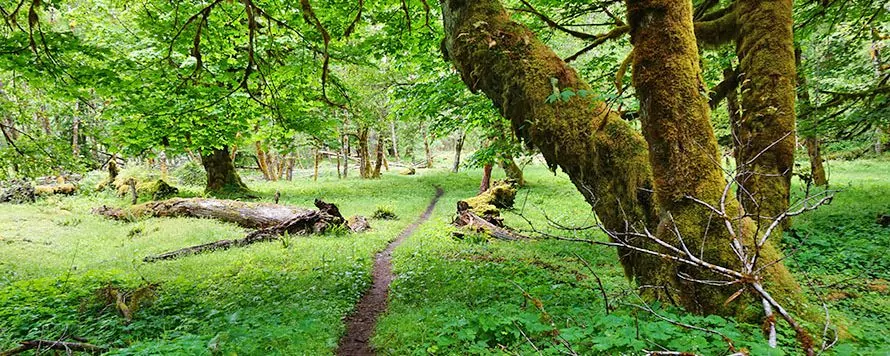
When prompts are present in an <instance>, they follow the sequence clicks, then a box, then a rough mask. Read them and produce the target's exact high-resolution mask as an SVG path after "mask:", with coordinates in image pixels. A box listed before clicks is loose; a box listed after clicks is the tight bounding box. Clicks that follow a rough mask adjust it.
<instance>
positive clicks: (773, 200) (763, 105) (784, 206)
mask: <svg viewBox="0 0 890 356" xmlns="http://www.w3.org/2000/svg"><path fill="white" fill-rule="evenodd" d="M735 6H736V10H735V11H736V12H737V14H738V35H739V36H738V39H737V42H736V54H737V55H738V57H739V73H741V75H742V80H741V83H742V86H741V88H742V90H741V91H742V121H741V123H740V125H739V130H738V135H739V137H738V140H739V147H738V148H737V149H736V162H737V167H738V170H737V172H736V173H737V180H738V182H739V184H740V185H741V186H743V187H744V188H745V189H744V191H745V192H743V193H741V194H739V195H738V196H739V199H740V201H741V203H742V206H744V208H745V211H747V212H748V213H749V214H751V215H752V216H755V217H758V218H756V219H755V221H756V222H757V223H758V224H761V225H763V223H765V224H766V225H769V223H770V222H772V220H773V219H774V218H775V217H776V216H778V215H779V214H782V213H783V212H785V211H786V210H788V204H789V199H790V189H791V174H792V169H793V167H794V149H795V136H794V134H795V113H794V99H795V98H794V97H795V89H796V86H795V77H796V70H795V65H794V35H793V33H792V1H791V0H769V1H764V0H739V1H738V2H737V3H736V4H735ZM786 221H790V220H786Z"/></svg>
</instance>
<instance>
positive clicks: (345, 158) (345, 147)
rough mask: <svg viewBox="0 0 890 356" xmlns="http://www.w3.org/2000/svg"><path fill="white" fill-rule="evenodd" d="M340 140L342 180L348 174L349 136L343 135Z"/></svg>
mask: <svg viewBox="0 0 890 356" xmlns="http://www.w3.org/2000/svg"><path fill="white" fill-rule="evenodd" d="M342 140H343V146H341V150H342V151H343V178H346V177H347V175H348V174H349V136H348V135H346V134H345V133H344V134H343V138H342Z"/></svg>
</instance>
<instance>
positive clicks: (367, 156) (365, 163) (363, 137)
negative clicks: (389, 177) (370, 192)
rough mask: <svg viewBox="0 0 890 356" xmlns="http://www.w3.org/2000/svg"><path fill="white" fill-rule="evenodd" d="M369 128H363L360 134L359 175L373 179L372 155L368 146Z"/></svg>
mask: <svg viewBox="0 0 890 356" xmlns="http://www.w3.org/2000/svg"><path fill="white" fill-rule="evenodd" d="M368 131H369V130H368V128H362V129H360V130H359V133H358V157H359V161H358V164H359V175H360V176H361V177H362V178H364V179H367V178H371V153H370V152H369V144H368Z"/></svg>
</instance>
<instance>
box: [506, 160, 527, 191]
mask: <svg viewBox="0 0 890 356" xmlns="http://www.w3.org/2000/svg"><path fill="white" fill-rule="evenodd" d="M501 168H503V169H504V173H505V174H506V175H507V178H509V179H510V180H513V181H514V182H516V184H518V185H519V186H520V187H521V186H524V185H525V175H524V174H522V168H519V165H518V164H516V160H514V159H513V156H510V155H508V156H506V157H504V159H502V160H501Z"/></svg>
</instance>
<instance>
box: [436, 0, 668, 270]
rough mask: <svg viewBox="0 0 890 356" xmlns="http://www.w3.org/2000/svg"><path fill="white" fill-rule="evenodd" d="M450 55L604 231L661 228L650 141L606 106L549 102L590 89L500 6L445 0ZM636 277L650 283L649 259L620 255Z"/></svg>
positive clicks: (485, 0) (483, 0)
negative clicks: (559, 94)
mask: <svg viewBox="0 0 890 356" xmlns="http://www.w3.org/2000/svg"><path fill="white" fill-rule="evenodd" d="M441 4H442V12H443V23H444V29H445V41H444V43H443V44H444V46H443V50H444V52H445V53H443V54H444V55H445V57H446V58H448V59H450V60H451V61H452V62H453V63H454V65H455V66H456V67H457V70H458V71H459V72H460V73H461V77H462V79H463V81H464V83H466V84H467V86H468V87H469V88H470V90H471V91H473V92H474V93H476V92H479V91H481V92H483V93H484V94H485V95H486V96H487V97H488V98H489V99H490V100H491V101H492V103H494V105H495V106H496V107H497V108H498V109H499V110H500V112H501V114H502V115H503V116H504V117H506V118H508V119H510V120H511V122H512V127H513V131H514V132H516V134H517V136H518V137H519V138H520V139H521V140H523V141H524V142H525V143H526V144H527V145H528V146H534V147H537V148H538V149H540V151H541V153H542V154H543V156H544V159H545V160H546V161H547V164H548V165H549V167H550V168H551V169H554V170H555V169H557V168H561V169H562V170H563V171H565V172H566V174H568V176H569V178H570V179H571V180H572V182H573V183H574V184H575V187H577V189H578V191H579V192H581V194H582V195H583V196H584V198H585V199H586V200H587V202H588V203H589V204H590V205H591V206H592V207H593V209H594V211H596V214H597V216H598V217H599V219H600V221H601V222H602V223H603V224H604V226H605V227H606V228H608V229H610V230H613V231H623V230H624V229H625V228H626V226H627V225H626V224H625V222H628V221H629V222H631V224H637V223H643V224H645V225H649V224H650V222H653V221H655V218H654V216H655V209H654V204H652V201H651V194H650V189H651V188H652V175H651V170H650V168H649V161H648V158H647V151H646V142H645V141H644V140H643V138H642V136H640V134H639V133H638V132H637V131H636V130H635V129H634V128H633V127H631V126H630V125H629V124H628V123H627V122H625V121H623V120H622V119H621V118H620V116H619V115H618V114H617V113H614V112H612V111H610V110H609V109H608V107H607V105H606V104H604V103H602V102H595V103H592V102H591V101H590V100H588V99H586V98H578V97H575V98H573V99H570V100H569V101H566V102H562V101H560V102H556V103H552V104H548V103H547V98H548V97H549V96H550V95H551V94H552V93H553V92H554V91H555V90H563V89H571V90H575V91H579V90H590V86H589V85H588V84H587V83H586V82H584V81H583V80H581V79H580V78H579V77H578V74H577V73H576V72H575V70H574V69H572V68H571V67H569V66H568V65H566V63H565V62H563V60H562V59H560V58H559V57H558V56H557V55H556V54H555V53H553V51H552V50H550V48H548V47H547V46H546V45H544V43H542V42H541V41H540V40H539V39H538V38H537V37H536V36H535V35H534V33H532V32H531V31H530V30H529V29H528V28H526V27H525V26H523V25H521V24H519V23H516V22H513V21H512V20H510V16H509V15H508V14H507V12H506V11H505V10H504V7H503V6H502V4H501V3H500V1H499V0H477V1H462V0H441ZM619 255H620V257H621V262H622V265H623V266H624V267H625V271H626V273H627V275H628V277H630V278H633V279H636V280H637V281H638V282H639V283H641V284H646V282H647V281H648V280H649V279H650V278H649V271H646V270H644V269H639V268H637V266H638V265H639V263H638V261H636V260H637V259H638V258H645V257H643V256H640V255H637V254H633V253H629V252H628V251H625V250H622V251H620V254H619Z"/></svg>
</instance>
